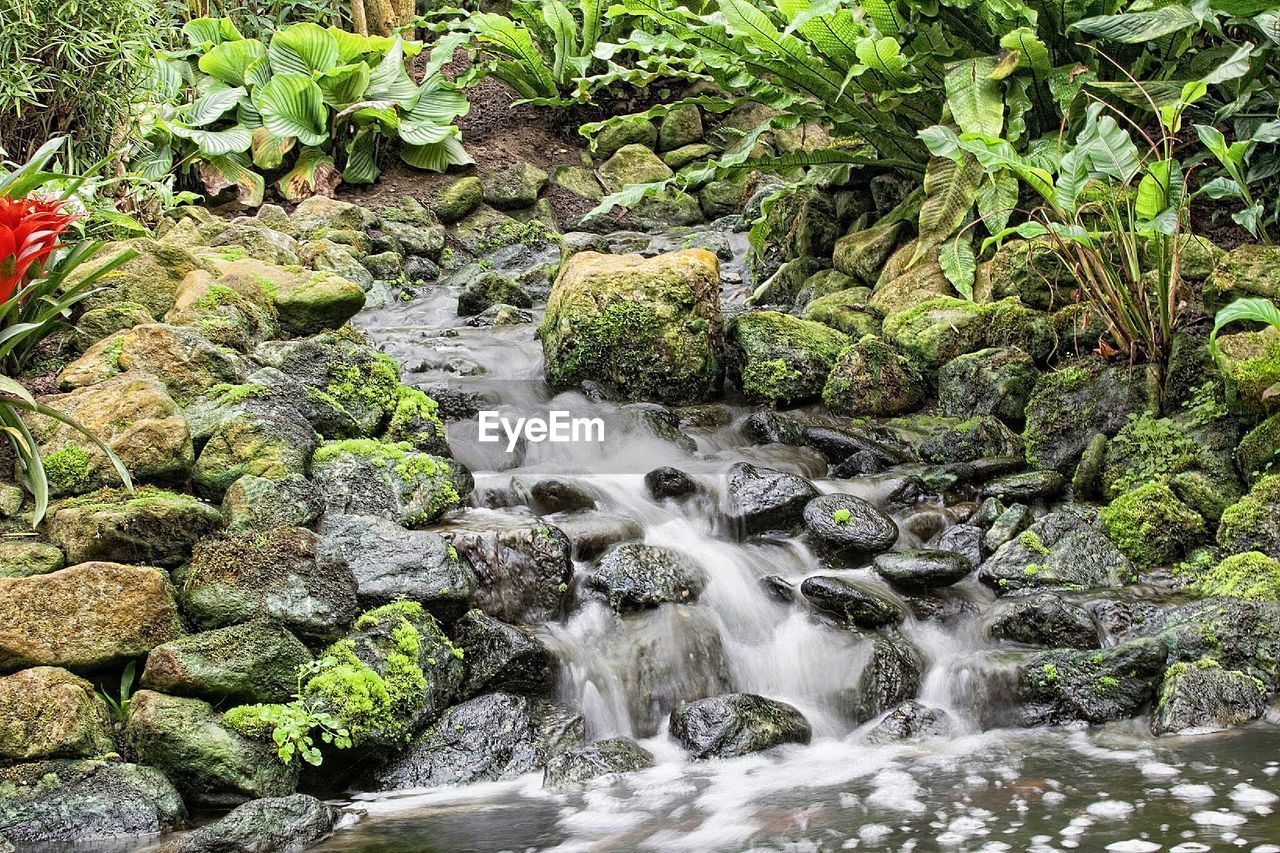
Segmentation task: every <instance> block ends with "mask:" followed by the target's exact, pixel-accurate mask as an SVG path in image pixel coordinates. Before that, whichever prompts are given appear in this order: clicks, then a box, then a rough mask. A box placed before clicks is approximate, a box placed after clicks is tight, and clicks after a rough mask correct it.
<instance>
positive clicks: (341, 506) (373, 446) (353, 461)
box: [311, 439, 473, 526]
mask: <svg viewBox="0 0 1280 853" xmlns="http://www.w3.org/2000/svg"><path fill="white" fill-rule="evenodd" d="M311 474H312V478H313V479H314V481H315V484H316V487H317V488H318V489H319V491H320V494H321V496H322V497H323V499H324V503H325V511H326V512H327V513H331V514H335V515H378V516H382V517H383V518H389V519H391V520H392V521H395V522H397V523H399V524H403V525H405V526H414V525H420V524H429V523H430V522H432V521H435V520H436V519H438V518H440V516H442V515H444V513H446V512H448V511H449V510H451V509H453V508H455V507H457V506H458V505H459V504H461V502H462V499H463V497H464V496H465V495H467V494H470V492H471V489H472V487H473V483H472V481H471V475H470V474H468V473H467V472H466V470H465V469H463V468H461V467H460V466H458V465H457V463H455V462H453V461H451V460H445V459H441V458H440V457H438V456H432V455H431V454H428V453H420V452H418V451H417V450H415V449H414V447H413V445H412V444H409V443H408V442H397V443H394V444H389V443H386V442H380V441H374V440H370V439H349V440H347V441H327V442H325V443H324V444H322V445H321V446H320V448H319V449H318V450H316V452H315V455H314V456H313V457H312V459H311Z"/></svg>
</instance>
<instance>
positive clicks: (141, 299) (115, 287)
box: [67, 237, 213, 317]
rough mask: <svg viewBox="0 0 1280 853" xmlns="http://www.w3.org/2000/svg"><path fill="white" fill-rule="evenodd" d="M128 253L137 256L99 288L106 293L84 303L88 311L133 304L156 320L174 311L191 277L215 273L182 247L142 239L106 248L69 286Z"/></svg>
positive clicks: (72, 277)
mask: <svg viewBox="0 0 1280 853" xmlns="http://www.w3.org/2000/svg"><path fill="white" fill-rule="evenodd" d="M127 251H133V252H136V253H137V256H136V257H134V258H133V259H131V260H128V261H125V262H124V263H123V264H121V265H120V266H118V267H116V268H115V269H114V270H112V272H111V274H110V275H108V276H105V277H104V278H103V279H101V280H99V281H98V282H97V283H96V284H95V286H97V287H102V288H104V289H103V290H102V291H101V292H99V293H95V294H93V295H92V296H90V297H89V298H88V299H87V300H85V301H84V302H83V303H82V304H83V305H84V307H85V309H86V310H92V309H94V308H101V307H105V306H107V305H112V304H116V303H120V302H132V303H135V304H137V305H141V306H142V307H143V308H145V309H146V310H147V311H148V312H149V313H150V314H151V316H152V317H163V316H164V315H165V314H166V313H168V311H169V309H170V308H172V307H173V303H174V300H175V299H176V297H177V292H178V286H179V284H181V282H182V280H183V279H184V278H186V277H187V274H188V273H190V272H191V271H192V270H201V269H208V270H209V271H210V272H212V271H213V270H212V269H211V268H210V266H209V264H208V262H207V261H203V260H201V259H200V258H197V257H196V256H195V255H194V254H192V253H191V252H189V251H188V250H187V249H184V248H182V247H181V246H175V245H171V244H168V243H164V242H160V241H157V240H152V239H149V238H146V237H139V238H137V239H134V240H126V241H124V242H121V243H108V244H107V245H105V246H103V247H102V249H101V250H99V251H98V253H97V254H96V255H94V256H93V259H92V260H91V261H89V262H88V263H86V264H83V265H82V266H80V267H78V268H76V270H75V271H74V272H73V273H72V274H71V275H70V276H68V278H67V285H68V286H71V285H74V284H76V283H78V282H80V281H82V280H84V278H85V277H86V276H88V275H91V274H92V273H93V272H95V271H96V270H99V269H101V268H102V267H104V266H105V265H107V264H109V263H111V262H112V261H114V260H116V259H117V258H119V257H120V256H121V255H122V254H124V253H125V252H127Z"/></svg>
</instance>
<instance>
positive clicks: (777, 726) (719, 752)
mask: <svg viewBox="0 0 1280 853" xmlns="http://www.w3.org/2000/svg"><path fill="white" fill-rule="evenodd" d="M671 735H672V737H674V738H675V739H676V740H678V741H679V742H680V743H681V744H682V745H683V746H684V747H685V748H686V749H688V750H689V751H690V752H691V753H693V755H694V757H695V758H732V757H733V756H736V755H746V754H748V753H751V752H759V751H760V750H763V749H769V748H770V747H774V746H778V745H780V744H784V743H808V742H809V740H810V738H811V737H812V736H813V730H812V728H811V727H810V726H809V721H808V720H806V719H805V718H804V715H803V714H801V713H800V712H799V711H798V710H796V709H795V708H793V707H791V706H790V705H788V704H786V703H785V702H779V701H777V700H775V699H766V698H765V697H763V696H757V695H755V694H753V693H730V694H728V695H727V696H715V697H712V698H710V699H698V700H696V701H694V702H686V703H684V704H683V705H680V706H679V707H677V708H676V709H675V710H674V711H672V712H671Z"/></svg>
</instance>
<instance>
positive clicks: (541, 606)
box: [446, 523, 573, 624]
mask: <svg viewBox="0 0 1280 853" xmlns="http://www.w3.org/2000/svg"><path fill="white" fill-rule="evenodd" d="M446 538H447V539H449V540H450V541H452V543H453V545H454V547H455V548H456V549H457V550H458V553H459V554H461V555H462V556H464V557H466V559H467V561H468V562H470V563H471V566H472V568H473V569H474V570H475V573H476V579H477V586H476V593H475V597H474V601H475V606H477V607H479V608H480V609H481V610H483V611H484V612H486V613H488V614H490V615H491V616H494V617H496V618H498V619H501V620H502V621H504V622H512V623H516V624H521V623H537V622H545V621H546V620H548V619H552V618H554V617H555V616H557V615H559V613H560V603H561V601H562V600H563V598H564V594H565V591H566V590H567V589H568V583H569V581H570V580H571V579H572V577H573V560H572V557H571V546H570V544H569V539H568V537H567V536H566V535H565V534H564V532H563V531H561V529H560V528H559V527H558V526H552V525H551V524H541V523H522V524H518V525H514V526H510V527H506V528H501V529H495V530H487V531H475V530H457V531H450V532H448V533H447V534H446Z"/></svg>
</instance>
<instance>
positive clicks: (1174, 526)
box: [1102, 480, 1205, 567]
mask: <svg viewBox="0 0 1280 853" xmlns="http://www.w3.org/2000/svg"><path fill="white" fill-rule="evenodd" d="M1102 523H1103V525H1104V526H1105V527H1106V530H1107V535H1108V536H1110V537H1111V539H1112V541H1114V542H1115V543H1116V547H1118V548H1119V549H1120V550H1121V551H1122V552H1124V554H1125V556H1127V557H1128V558H1129V559H1131V560H1133V562H1134V563H1135V564H1137V565H1139V566H1143V567H1151V566H1168V565H1172V564H1173V563H1175V562H1177V561H1178V560H1179V559H1181V558H1182V557H1183V556H1184V555H1186V554H1187V553H1189V552H1190V551H1191V550H1192V549H1193V548H1194V547H1195V546H1197V545H1199V544H1201V542H1202V541H1203V539H1204V537H1205V524H1204V519H1203V518H1201V517H1200V515H1199V514H1198V513H1196V512H1195V511H1194V510H1192V509H1191V508H1190V507H1188V506H1187V505H1186V504H1184V503H1183V502H1182V501H1180V500H1179V499H1178V496H1177V495H1176V494H1174V492H1173V490H1172V489H1171V488H1169V484H1168V482H1167V481H1165V480H1157V481H1154V482H1151V483H1147V484H1146V485H1143V486H1139V487H1138V488H1136V489H1134V490H1133V491H1131V492H1127V493H1125V494H1123V495H1121V496H1120V497H1118V498H1116V499H1115V500H1114V501H1112V502H1111V503H1110V504H1109V505H1108V506H1107V507H1106V508H1105V509H1103V510H1102Z"/></svg>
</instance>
